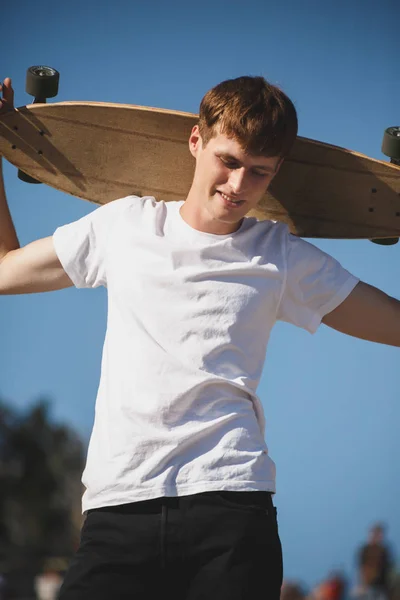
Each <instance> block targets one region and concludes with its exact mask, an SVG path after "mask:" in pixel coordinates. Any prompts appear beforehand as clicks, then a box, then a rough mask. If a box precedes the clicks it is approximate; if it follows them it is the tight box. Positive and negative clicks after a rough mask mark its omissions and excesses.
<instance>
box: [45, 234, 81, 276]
mask: <svg viewBox="0 0 400 600" xmlns="http://www.w3.org/2000/svg"><path fill="white" fill-rule="evenodd" d="M59 229H60V227H58V228H57V229H56V230H55V232H54V233H53V236H52V239H53V246H54V250H55V252H56V254H57V258H58V260H59V261H60V263H61V266H62V268H63V269H64V271H65V272H66V274H67V275H68V277H69V278H70V280H71V281H72V283H73V284H74V286H75V287H76V288H82V287H84V285H83V284H82V279H81V278H80V277H79V275H78V274H77V273H76V272H75V271H74V269H73V264H72V263H71V262H70V261H68V256H67V255H66V253H65V254H64V252H63V245H62V244H59V243H58V241H59V240H58V231H59Z"/></svg>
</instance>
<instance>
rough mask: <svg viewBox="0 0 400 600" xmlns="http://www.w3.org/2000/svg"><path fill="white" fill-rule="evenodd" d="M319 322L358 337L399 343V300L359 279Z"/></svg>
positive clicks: (389, 343) (397, 344)
mask: <svg viewBox="0 0 400 600" xmlns="http://www.w3.org/2000/svg"><path fill="white" fill-rule="evenodd" d="M322 322H323V323H325V325H328V326H329V327H332V328H333V329H336V330H337V331H341V332H342V333H347V334H348V335H352V336H354V337H357V338H360V339H362V340H368V341H370V342H378V343H380V344H387V345H389V346H400V301H399V300H396V299H395V298H392V297H391V296H388V295H387V294H385V293H384V292H382V291H381V290H378V289H377V288H375V287H373V286H372V285H368V284H367V283H363V282H362V281H360V283H358V284H357V285H356V287H355V288H354V290H353V291H352V292H351V293H350V294H349V295H348V296H347V298H346V300H344V301H343V302H342V303H341V304H340V305H339V306H338V307H337V308H335V309H334V310H333V311H332V312H330V313H328V314H327V315H325V316H324V318H323V319H322Z"/></svg>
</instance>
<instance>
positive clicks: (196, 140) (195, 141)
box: [189, 125, 202, 158]
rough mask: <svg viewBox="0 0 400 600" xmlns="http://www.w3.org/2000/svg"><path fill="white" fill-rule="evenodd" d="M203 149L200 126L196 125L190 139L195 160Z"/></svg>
mask: <svg viewBox="0 0 400 600" xmlns="http://www.w3.org/2000/svg"><path fill="white" fill-rule="evenodd" d="M201 147H202V140H201V135H200V131H199V126H198V125H195V126H194V127H193V129H192V132H191V134H190V137H189V150H190V152H191V154H192V156H194V157H195V158H196V157H197V154H198V151H199V149H200V148H201Z"/></svg>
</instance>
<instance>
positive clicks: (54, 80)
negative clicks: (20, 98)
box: [18, 65, 60, 183]
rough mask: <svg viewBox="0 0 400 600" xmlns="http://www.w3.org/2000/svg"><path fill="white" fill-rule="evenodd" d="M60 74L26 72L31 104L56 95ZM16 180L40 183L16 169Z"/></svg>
mask: <svg viewBox="0 0 400 600" xmlns="http://www.w3.org/2000/svg"><path fill="white" fill-rule="evenodd" d="M59 79H60V73H59V72H58V71H56V70H55V69H53V68H52V67H44V66H42V65H40V66H34V67H29V69H28V70H27V72H26V83H25V91H26V92H27V93H28V94H30V95H31V96H33V97H34V100H33V103H32V104H39V103H40V104H42V103H43V104H44V103H46V99H47V98H54V96H57V94H58V83H59ZM18 178H19V179H21V181H25V182H26V183H41V182H40V181H37V179H34V178H33V177H31V176H30V175H27V173H24V172H23V171H21V169H18Z"/></svg>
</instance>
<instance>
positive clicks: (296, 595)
mask: <svg viewBox="0 0 400 600" xmlns="http://www.w3.org/2000/svg"><path fill="white" fill-rule="evenodd" d="M306 597H307V596H306V593H305V591H304V588H303V587H302V586H301V585H300V584H299V583H298V582H295V581H284V582H283V584H282V588H281V597H280V600H305V599H306Z"/></svg>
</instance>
